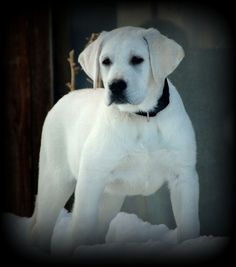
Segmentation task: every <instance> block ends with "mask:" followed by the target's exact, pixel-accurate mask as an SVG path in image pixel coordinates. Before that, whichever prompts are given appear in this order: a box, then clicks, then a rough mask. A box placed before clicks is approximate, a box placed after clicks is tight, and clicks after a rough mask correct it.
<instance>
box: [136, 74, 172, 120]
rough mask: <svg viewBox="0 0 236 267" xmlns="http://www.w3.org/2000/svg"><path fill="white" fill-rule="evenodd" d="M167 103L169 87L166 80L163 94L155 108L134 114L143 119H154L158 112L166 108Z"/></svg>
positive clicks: (168, 100)
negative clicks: (143, 117)
mask: <svg viewBox="0 0 236 267" xmlns="http://www.w3.org/2000/svg"><path fill="white" fill-rule="evenodd" d="M169 102H170V93H169V86H168V82H167V79H165V84H164V88H163V92H162V95H161V97H160V98H159V99H158V101H157V104H156V106H155V107H154V108H153V109H152V110H150V111H149V112H144V111H139V112H135V114H137V115H140V116H145V117H155V116H156V115H157V113H158V112H160V111H162V110H163V109H164V108H166V107H167V106H168V104H169Z"/></svg>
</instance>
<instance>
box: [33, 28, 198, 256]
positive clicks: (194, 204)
mask: <svg viewBox="0 0 236 267" xmlns="http://www.w3.org/2000/svg"><path fill="white" fill-rule="evenodd" d="M133 55H138V56H140V57H142V58H143V59H144V61H143V62H142V63H141V64H139V65H137V66H133V65H131V64H130V58H131V57H132V56H133ZM183 56H184V52H183V50H182V48H181V47H180V46H179V45H178V44H177V43H176V42H174V41H173V40H170V39H168V38H167V37H165V36H163V35H162V34H160V32H158V31H157V30H155V29H148V30H146V29H142V28H135V27H124V28H119V29H115V30H113V31H111V32H103V33H102V34H101V35H100V36H99V38H98V39H97V40H96V41H94V42H93V43H92V44H90V45H89V46H88V47H87V48H86V49H85V50H84V51H83V52H82V53H81V54H80V56H79V62H80V64H81V65H82V67H83V69H84V70H85V72H86V73H87V74H88V76H89V77H90V78H92V79H93V81H94V87H96V85H97V82H98V81H99V79H101V80H102V81H103V84H104V87H105V89H96V90H94V89H84V90H79V91H74V92H71V93H69V94H67V95H66V96H64V97H63V98H62V99H61V100H59V101H58V103H57V104H56V105H55V106H54V107H53V108H52V110H51V111H50V112H49V113H48V115H47V118H46V120H45V123H44V126H43V132H42V140H41V150H40V162H39V183H38V195H37V200H36V207H35V212H34V215H33V220H32V221H33V225H32V238H33V239H34V241H36V242H38V243H39V245H40V246H42V247H47V248H48V247H49V245H50V237H51V234H52V231H53V227H54V224H55V221H56V218H57V216H58V213H59V211H60V209H61V208H62V207H63V206H64V204H65V203H66V201H67V200H68V198H69V197H70V196H71V194H72V193H73V192H74V191H75V202H74V207H73V213H72V222H71V225H70V232H69V236H68V244H67V247H68V250H70V251H73V249H74V248H75V247H76V245H78V244H88V243H90V244H91V243H96V242H97V241H99V240H100V241H101V240H104V236H105V233H106V231H107V229H108V226H109V222H110V220H111V219H112V218H113V217H114V216H115V215H116V214H117V212H118V211H119V210H120V208H121V206H122V203H123V201H124V198H125V196H126V195H137V194H141V195H145V196H146V195H150V194H152V193H154V192H155V191H157V190H158V189H159V188H160V187H161V186H162V185H163V184H164V183H165V182H167V183H168V186H169V189H170V196H171V202H172V207H173V213H174V217H175V220H176V224H177V227H178V239H179V241H181V240H185V239H188V238H193V237H196V236H197V235H198V234H199V218H198V197H199V185H198V175H197V172H196V169H195V165H196V143H195V135H194V131H193V128H192V124H191V122H190V120H189V117H188V115H187V113H186V111H185V109H184V106H183V103H182V100H181V98H180V96H179V94H178V92H177V91H176V89H175V87H174V86H173V85H172V84H171V82H170V81H169V80H168V85H169V91H170V103H169V105H168V106H167V107H166V108H165V109H164V110H162V111H161V112H160V113H158V114H157V116H155V117H152V118H150V120H149V121H148V120H147V118H146V117H143V116H139V115H137V114H135V112H137V111H149V110H151V109H153V107H154V106H155V105H156V102H157V99H158V98H159V97H160V96H161V94H162V88H163V84H164V80H165V78H166V77H167V76H168V75H169V74H170V73H171V72H173V71H174V69H175V68H176V67H177V66H178V64H179V63H180V61H181V60H182V58H183ZM107 57H109V58H110V59H111V61H112V64H111V65H110V66H104V64H102V62H103V60H104V58H107ZM114 79H123V80H124V81H126V82H127V84H128V86H127V89H126V92H127V99H128V103H127V104H112V105H110V106H108V104H109V102H110V97H111V92H110V90H109V84H110V83H111V82H112V81H113V80H114Z"/></svg>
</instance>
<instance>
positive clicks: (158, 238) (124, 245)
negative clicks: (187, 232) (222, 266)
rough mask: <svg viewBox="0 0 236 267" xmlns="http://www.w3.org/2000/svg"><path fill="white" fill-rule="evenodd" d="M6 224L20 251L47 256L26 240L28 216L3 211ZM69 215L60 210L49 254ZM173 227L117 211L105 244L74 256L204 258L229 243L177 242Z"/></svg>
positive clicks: (206, 239) (58, 245)
mask: <svg viewBox="0 0 236 267" xmlns="http://www.w3.org/2000/svg"><path fill="white" fill-rule="evenodd" d="M3 219H4V222H5V226H7V229H9V231H8V232H7V235H8V236H9V239H10V240H12V241H14V245H15V247H17V248H18V249H20V252H21V251H22V253H24V254H27V255H31V256H34V257H40V258H42V257H43V258H50V256H49V255H47V254H45V252H43V251H40V249H39V248H36V247H32V246H31V245H30V242H29V227H30V220H31V219H30V218H24V217H19V216H16V215H13V214H4V217H3ZM70 219H71V214H70V213H68V212H67V211H66V210H64V209H63V210H62V211H61V213H60V215H59V217H58V220H57V223H56V226H55V229H54V232H53V235H52V240H51V250H52V254H54V255H60V253H61V252H63V244H65V242H64V240H65V238H66V235H67V230H68V225H69V222H70ZM176 233H177V232H176V229H174V230H172V229H169V228H168V227H167V226H166V225H164V224H160V225H152V224H150V223H148V222H144V221H143V220H141V219H140V218H138V217H137V216H136V215H135V214H128V213H125V212H120V213H118V214H117V216H116V217H115V218H114V219H113V220H112V221H111V223H110V227H109V230H108V232H107V235H106V242H105V244H97V245H92V246H91V245H90V246H88V245H83V246H79V247H77V248H76V249H75V251H74V254H73V257H74V258H78V257H79V258H84V259H86V258H87V257H88V258H89V257H90V256H91V255H93V256H95V257H96V256H97V257H106V256H107V255H122V256H124V257H125V256H129V255H135V257H139V256H141V255H142V256H155V257H161V258H164V259H168V258H170V257H171V258H172V259H173V257H175V256H176V257H185V258H186V257H189V256H191V257H205V256H209V255H215V254H217V253H218V252H220V251H221V250H222V249H224V247H225V245H226V244H227V243H228V238H227V237H214V236H200V237H198V238H195V239H190V240H186V241H184V242H182V243H178V242H177V235H176Z"/></svg>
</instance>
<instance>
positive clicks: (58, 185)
mask: <svg viewBox="0 0 236 267" xmlns="http://www.w3.org/2000/svg"><path fill="white" fill-rule="evenodd" d="M50 170H52V168H50ZM74 188H75V181H73V180H72V179H68V174H65V172H63V171H61V170H55V169H54V171H51V172H49V171H47V170H41V173H40V178H39V187H38V195H37V199H36V205H35V211H34V214H33V217H32V227H31V240H32V243H33V244H36V245H38V246H40V247H41V248H42V249H44V250H49V249H50V241H51V236H52V232H53V228H54V226H55V223H56V219H57V217H58V215H59V212H60V210H61V209H62V208H63V207H64V205H65V203H66V201H67V200H68V199H69V197H70V196H71V195H72V193H73V191H74Z"/></svg>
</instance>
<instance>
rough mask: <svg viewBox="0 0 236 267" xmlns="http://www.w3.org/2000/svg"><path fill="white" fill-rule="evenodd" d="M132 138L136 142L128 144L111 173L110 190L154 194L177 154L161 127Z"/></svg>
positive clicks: (130, 193) (147, 130) (143, 130)
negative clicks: (171, 148) (171, 147)
mask: <svg viewBox="0 0 236 267" xmlns="http://www.w3.org/2000/svg"><path fill="white" fill-rule="evenodd" d="M129 137H132V141H130V140H129V141H128V140H127V143H126V144H125V143H124V147H125V146H126V149H125V150H124V156H123V158H122V159H121V160H120V161H119V162H118V164H117V166H116V167H115V168H114V170H113V171H112V173H111V181H112V182H111V184H110V185H109V186H108V190H111V191H117V192H124V193H125V194H127V195H137V194H142V195H150V194H152V193H154V192H155V191H156V190H157V189H159V188H160V187H161V185H162V184H163V182H164V181H165V180H166V178H167V177H168V176H169V175H170V172H171V168H170V165H171V161H173V158H174V154H173V152H172V151H171V150H170V149H169V148H168V146H167V144H166V140H165V139H164V138H163V135H162V133H161V131H160V130H159V129H158V128H157V127H149V128H147V129H142V130H140V131H137V133H136V134H135V135H133V136H128V137H127V138H129Z"/></svg>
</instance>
